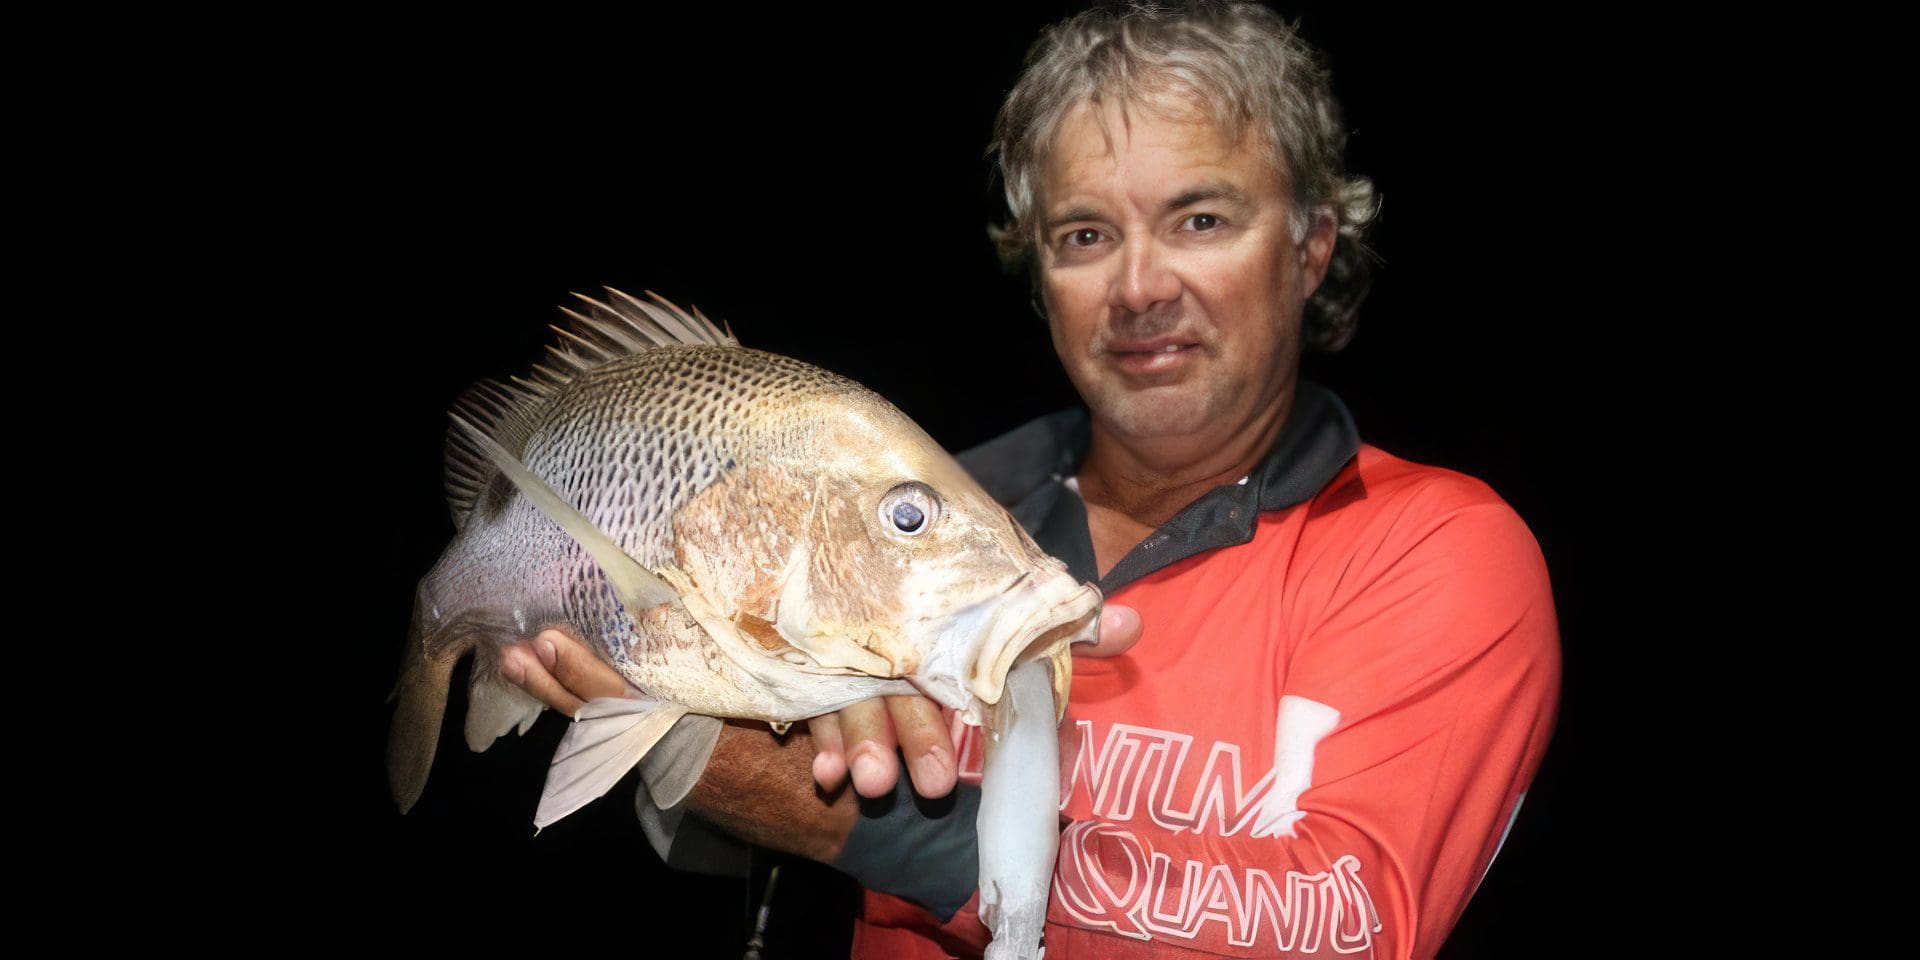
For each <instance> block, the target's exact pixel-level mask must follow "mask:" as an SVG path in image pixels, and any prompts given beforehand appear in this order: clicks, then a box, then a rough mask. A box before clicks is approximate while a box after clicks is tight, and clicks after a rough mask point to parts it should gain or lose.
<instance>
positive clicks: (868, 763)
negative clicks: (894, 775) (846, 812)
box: [853, 753, 886, 787]
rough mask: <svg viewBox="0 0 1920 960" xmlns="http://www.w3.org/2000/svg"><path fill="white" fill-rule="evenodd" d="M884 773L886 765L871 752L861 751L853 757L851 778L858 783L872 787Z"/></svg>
mask: <svg viewBox="0 0 1920 960" xmlns="http://www.w3.org/2000/svg"><path fill="white" fill-rule="evenodd" d="M885 775H886V765H885V764H882V763H881V762H880V758H879V757H876V756H874V755H873V754H871V753H863V754H861V755H859V756H857V757H854V758H853V779H854V782H855V783H856V784H858V785H863V786H868V787H872V786H875V785H877V784H878V783H879V781H880V778H881V777H882V776H885Z"/></svg>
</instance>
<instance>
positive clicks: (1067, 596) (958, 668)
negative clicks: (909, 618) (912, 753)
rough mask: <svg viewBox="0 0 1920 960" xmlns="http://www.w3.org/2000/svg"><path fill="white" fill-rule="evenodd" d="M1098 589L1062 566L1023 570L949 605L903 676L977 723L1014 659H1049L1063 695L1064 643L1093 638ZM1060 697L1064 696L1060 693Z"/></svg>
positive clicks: (1097, 623) (1097, 621)
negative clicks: (989, 590) (993, 588)
mask: <svg viewBox="0 0 1920 960" xmlns="http://www.w3.org/2000/svg"><path fill="white" fill-rule="evenodd" d="M1100 600H1101V598H1100V589H1099V588H1098V587H1096V586H1094V585H1092V584H1081V583H1078V582H1076V581H1074V580H1073V578H1072V577H1071V576H1068V575H1067V574H1066V572H1065V571H1064V570H1061V571H1058V572H1057V573H1054V572H1051V571H1050V572H1048V573H1046V574H1035V575H1033V576H1026V575H1023V576H1022V577H1020V578H1019V579H1018V580H1016V581H1015V583H1014V584H1013V585H1012V586H1011V587H1010V588H1009V589H1008V590H1006V591H1005V592H1003V593H1000V594H999V595H997V596H994V597H992V598H989V599H987V600H983V601H979V602H976V603H973V604H970V605H968V606H966V607H962V608H960V609H959V610H956V611H954V612H953V613H952V614H950V615H949V616H948V617H946V618H944V619H943V620H941V621H938V622H937V623H935V624H932V625H931V626H932V627H933V629H932V630H931V631H930V633H929V635H928V640H927V643H926V645H925V647H924V649H926V650H927V655H926V658H925V659H924V660H923V661H922V663H921V666H920V669H918V670H916V671H914V672H913V674H912V675H911V676H909V677H908V679H909V680H910V681H911V682H912V683H913V684H914V686H916V687H918V688H919V689H920V690H921V692H923V693H925V694H926V695H927V696H928V697H929V698H931V699H933V700H935V701H937V702H939V703H940V704H941V705H942V706H946V707H950V708H952V709H954V710H956V711H958V712H959V713H960V715H961V716H962V717H963V718H965V719H966V721H967V722H968V723H972V724H976V725H977V724H980V723H982V722H984V719H985V708H986V707H987V706H989V705H992V704H994V703H998V702H999V700H1000V697H1001V695H1002V693H1003V691H1004V690H1005V689H1006V682H1007V674H1008V672H1009V671H1011V670H1012V669H1013V668H1014V667H1015V666H1016V665H1018V664H1021V663H1025V662H1027V661H1029V660H1034V659H1043V658H1044V659H1049V660H1050V661H1051V662H1052V664H1053V668H1054V671H1055V688H1056V692H1057V693H1058V694H1059V695H1060V696H1061V697H1062V698H1064V696H1065V693H1066V682H1067V680H1068V678H1067V677H1064V676H1060V675H1059V674H1060V673H1061V672H1063V671H1066V670H1070V669H1071V659H1070V657H1069V656H1068V654H1067V653H1066V651H1067V648H1068V646H1069V645H1070V644H1072V643H1075V642H1080V641H1093V640H1096V639H1098V637H1099V629H1100ZM1063 702H1064V700H1063Z"/></svg>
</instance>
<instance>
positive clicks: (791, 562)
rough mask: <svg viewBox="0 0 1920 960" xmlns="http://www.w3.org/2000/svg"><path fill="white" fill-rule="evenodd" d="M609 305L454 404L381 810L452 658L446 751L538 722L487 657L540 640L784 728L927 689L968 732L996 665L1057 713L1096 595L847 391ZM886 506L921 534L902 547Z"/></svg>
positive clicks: (895, 419)
mask: <svg viewBox="0 0 1920 960" xmlns="http://www.w3.org/2000/svg"><path fill="white" fill-rule="evenodd" d="M608 294H609V296H608V297H607V299H606V302H600V301H595V300H591V299H588V298H585V297H582V299H583V300H585V301H586V302H587V303H588V304H589V306H590V310H589V313H588V314H587V315H581V314H573V315H574V317H575V320H576V323H575V325H574V328H573V331H572V333H570V334H567V340H566V341H565V342H564V348H556V349H555V350H554V351H553V359H552V360H551V361H550V366H548V367H536V372H535V375H534V376H533V377H531V378H529V379H525V380H522V379H518V378H516V379H515V381H514V383H513V384H512V385H508V384H500V383H483V384H481V385H478V386H476V387H475V388H474V389H473V390H471V391H469V392H468V394H467V395H466V396H465V397H463V398H462V400H461V401H460V403H459V405H457V406H456V408H455V411H454V414H455V417H456V426H455V429H454V430H453V431H452V433H450V435H449V453H448V465H449V466H448V489H449V499H450V501H451V503H452V505H453V510H454V517H455V523H456V526H457V527H458V528H459V533H458V535H457V536H456V538H455V539H454V541H453V543H452V544H451V545H449V546H448V548H447V550H446V552H445V553H444V554H443V555H442V557H441V559H440V561H439V562H438V563H437V564H436V565H435V567H434V568H433V570H432V571H431V572H430V573H429V574H428V575H427V576H426V577H425V578H424V579H423V580H422V581H421V583H420V586H419V590H418V593H417V595H416V598H415V615H414V621H413V625H412V631H411V634H410V636H409V640H408V648H407V654H406V656H405V658H404V662H403V666H402V676H401V681H400V684H399V686H398V687H397V688H396V696H397V697H398V699H399V701H400V705H399V708H398V709H397V710H396V712H395V718H394V727H393V735H392V738H391V740H390V743H389V754H388V769H389V775H390V781H391V785H392V787H393V790H394V797H395V800H396V802H397V803H398V804H399V806H400V807H401V809H402V810H405V809H408V808H410V807H411V806H412V805H413V803H414V802H415V801H416V800H417V799H418V797H419V796H420V793H421V791H422V790H423V789H424V787H425V782H426V779H427V772H428V770H429V769H430V768H431V765H432V759H433V752H434V747H435V744H436V742H437V739H438V734H439V727H440V723H441V717H442V714H443V713H444V709H445V701H446V687H447V683H448V680H449V678H450V675H451V671H452V668H453V665H454V663H455V662H456V661H457V660H458V659H459V658H460V657H461V656H463V655H466V654H468V653H472V654H473V656H474V658H475V660H474V665H473V669H472V681H471V691H470V696H469V711H468V716H467V718H466V734H467V736H466V739H467V742H468V745H469V746H470V747H471V748H473V749H475V750H482V749H485V748H486V746H487V745H488V744H490V743H491V742H492V741H493V740H494V739H495V738H497V737H498V736H500V735H502V734H504V733H506V732H507V731H508V730H511V729H514V728H515V727H518V728H519V729H520V730H521V731H522V732H525V730H526V729H527V728H529V727H530V726H531V725H532V723H533V721H534V720H535V719H537V717H538V715H539V713H540V711H541V709H542V706H541V704H539V703H538V702H537V701H534V700H533V699H531V698H530V697H528V696H527V695H526V694H525V693H523V692H522V691H520V689H519V688H518V687H516V686H514V685H512V684H510V683H507V682H505V681H504V680H503V679H502V678H501V676H500V674H499V664H500V657H499V653H500V651H501V650H502V649H503V648H504V647H505V646H507V645H509V644H512V643H516V642H519V641H522V640H525V639H528V638H531V637H533V636H535V635H536V634H538V633H539V632H540V631H541V630H542V629H545V628H546V627H548V626H552V625H559V626H563V627H565V628H567V629H569V630H570V631H571V632H573V633H574V634H575V635H576V636H579V637H580V638H582V639H583V640H584V641H585V642H587V643H588V644H589V645H590V646H591V647H592V648H594V649H595V650H596V651H598V652H599V654H600V655H601V656H602V657H603V658H604V659H606V660H607V662H609V663H611V664H612V665H613V666H614V667H615V668H616V669H618V670H619V672H620V674H621V675H622V676H623V677H624V678H625V679H626V680H627V682H628V683H629V684H631V685H632V686H633V688H634V692H636V693H639V694H643V695H645V696H646V697H650V698H653V699H655V700H658V701H663V702H668V703H671V704H678V705H681V706H684V707H685V708H686V711H687V712H691V713H696V714H707V715H711V716H717V717H745V718H755V719H760V720H766V721H770V722H774V723H785V722H790V721H795V720H800V719H804V718H808V717H813V716H817V715H820V714H822V713H827V712H830V711H833V710H836V709H839V708H840V707H843V706H846V705H849V704H852V703H855V702H858V701H860V700H864V699H867V698H870V697H873V696H878V695H882V694H895V693H910V692H923V693H925V694H927V695H929V696H931V697H933V698H934V699H936V700H938V701H939V702H941V703H943V704H945V705H947V706H949V707H952V708H954V709H956V710H959V711H961V712H962V713H963V715H965V716H967V717H968V718H969V719H970V720H972V721H973V722H976V723H977V722H980V720H981V719H982V717H983V710H984V709H985V708H986V706H987V705H990V704H992V703H994V702H995V701H997V700H998V699H999V698H1000V696H1001V693H1002V689H1003V685H1004V683H1005V678H1006V675H1007V672H1008V670H1010V669H1011V668H1012V667H1013V665H1014V663H1015V662H1016V661H1020V662H1025V661H1028V660H1031V659H1033V658H1035V657H1045V658H1046V659H1047V660H1048V661H1049V662H1050V664H1051V666H1052V667H1053V678H1054V687H1055V693H1056V700H1057V702H1058V703H1061V704H1064V703H1065V693H1066V685H1067V683H1068V679H1069V677H1070V673H1071V667H1070V663H1071V660H1070V657H1069V656H1068V653H1067V645H1068V644H1069V643H1070V642H1073V641H1075V640H1090V639H1092V638H1093V634H1094V630H1095V629H1096V624H1097V621H1098V614H1099V592H1098V590H1097V589H1096V588H1094V587H1092V586H1090V585H1083V584H1080V583H1077V582H1076V581H1074V580H1073V578H1072V577H1071V576H1070V575H1069V574H1067V573H1066V570H1065V566H1064V564H1062V563H1060V562H1059V561H1058V560H1055V559H1053V558H1051V557H1049V556H1047V555H1046V554H1045V553H1043V552H1041V551H1040V550H1039V548H1038V547H1036V546H1035V545H1034V543H1033V541H1032V540H1031V538H1029V537H1028V536H1027V535H1026V533H1025V532H1024V531H1022V530H1021V529H1020V528H1019V526H1018V524H1016V523H1015V522H1014V521H1013V519H1012V518H1011V517H1010V516H1009V515H1008V514H1007V513H1006V511H1005V510H1004V509H1003V508H1001V507H1000V506H999V505H998V504H997V503H995V502H994V501H993V500H992V498H991V497H989V496H988V495H987V494H986V492H985V491H984V490H982V489H981V488H980V487H979V486H978V484H976V483H975V482H974V481H973V480H972V479H971V478H970V477H969V476H968V475H967V474H966V472H965V471H964V470H963V469H962V468H961V467H960V466H959V465H958V463H956V462H955V461H954V460H953V459H952V457H950V456H949V455H948V454H947V453H946V452H945V451H944V450H942V449H941V448H940V446H939V445H938V444H936V443H934V442H933V441H932V439H930V438H929V437H927V435H926V434H925V433H924V432H923V431H921V430H920V429H919V428H918V427H917V426H916V425H915V424H913V422H912V421H911V420H909V419H908V418H907V417H906V416H905V415H903V414H901V413H900V412H899V411H898V410H896V409H894V408H893V407H892V406H891V405H890V404H888V403H887V402H886V401H884V400H883V399H881V398H880V397H879V396H878V395H876V394H874V393H872V392H871V391H868V390H866V389H865V388H863V387H861V386H859V385H858V384H856V383H854V382H853V381H851V380H848V379H846V378H843V377H840V376H837V375H834V374H831V373H828V372H826V371H823V370H820V369H818V368H816V367H812V366H810V365H808V364H805V363H802V362H800V361H798V360H794V359H791V358H788V357H783V356H779V355H775V354H770V353H765V352H762V351H758V350H752V349H748V348H744V347H741V346H739V345H737V343H735V342H734V341H733V340H732V338H731V336H730V335H722V334H720V333H719V332H718V331H717V330H714V329H713V328H712V327H711V325H710V324H709V323H708V322H707V321H706V320H705V318H704V317H700V316H697V315H694V316H689V315H687V314H686V313H684V312H682V311H680V310H679V309H678V308H676V307H672V305H671V304H667V303H666V302H665V301H664V300H658V298H655V299H656V301H657V303H655V304H649V303H646V302H643V301H640V300H637V299H635V298H631V297H627V296H625V295H624V294H620V293H618V292H617V291H611V290H609V291H608ZM569 312H570V313H571V311H569ZM563 333H565V332H564V331H563ZM468 424H471V425H472V432H473V433H476V434H477V433H484V434H486V435H487V436H488V437H490V438H491V439H492V440H493V441H497V442H498V445H499V447H500V448H502V449H504V450H505V451H506V452H507V453H510V454H512V455H514V456H515V457H517V458H518V459H519V461H520V462H522V463H524V465H525V467H526V468H527V469H528V470H529V471H531V473H532V474H534V475H537V476H538V477H539V478H541V479H542V480H544V481H545V483H546V484H547V485H548V486H550V487H551V489H552V491H553V492H554V493H556V494H558V496H559V497H560V498H563V499H564V500H565V501H567V502H568V503H569V504H571V505H572V507H573V508H575V509H577V510H578V512H579V514H580V515H582V516H584V517H585V518H586V520H587V521H590V522H591V524H592V526H593V527H595V528H597V529H598V530H599V531H600V532H602V533H604V534H605V536H606V537H607V538H608V539H610V540H611V541H612V543H613V544H614V545H616V546H617V547H618V548H619V550H620V551H622V552H623V553H624V554H626V555H627V556H629V557H631V558H632V559H633V560H634V561H637V562H638V564H639V566H640V567H642V568H645V570H646V571H650V573H651V574H652V575H653V576H656V577H658V579H659V581H662V582H664V583H665V584H666V585H667V586H670V587H671V589H672V592H673V594H674V595H675V597H674V599H673V600H672V601H671V602H661V603H657V604H653V605H650V606H645V607H641V606H640V605H638V604H636V603H635V602H633V601H632V600H631V598H630V597H623V596H622V592H621V588H619V587H618V585H617V584H616V583H615V582H614V578H613V577H611V576H610V575H609V574H608V573H607V572H606V571H605V570H604V569H603V566H602V564H600V563H597V562H596V560H595V558H594V556H593V555H591V554H590V552H589V550H588V549H587V548H586V547H584V546H583V545H582V543H581V542H580V541H579V540H578V539H576V538H575V537H574V536H572V535H570V534H569V533H568V531H567V530H565V529H563V528H562V527H561V526H560V525H559V524H558V523H556V518H554V517H552V516H549V515H548V512H547V511H545V510H543V509H542V508H541V507H540V506H538V505H536V503H535V502H534V501H533V500H531V499H530V498H529V497H528V496H527V495H526V494H525V493H524V491H523V490H522V489H520V488H519V487H516V485H515V483H514V482H512V481H510V480H509V479H507V478H506V477H505V476H503V475H502V473H501V472H500V471H499V470H498V469H494V468H492V467H490V466H489V465H488V463H487V460H486V458H485V456H483V455H481V454H480V453H477V452H476V447H475V441H474V440H473V439H472V438H471V437H470V436H469V435H468V434H467V432H466V429H467V425H468ZM902 502H907V503H910V504H913V505H915V507H914V509H915V510H919V511H921V514H922V516H923V519H924V522H923V523H922V524H921V525H920V527H919V528H918V529H917V530H915V531H913V532H911V533H908V532H903V531H902V530H901V529H900V528H899V518H900V517H901V516H904V517H905V518H906V519H907V520H909V521H910V520H911V519H912V518H913V512H912V511H906V512H904V513H903V514H902V513H897V512H896V511H897V509H898V507H899V504H900V503H902ZM643 576H644V575H643ZM643 752H644V748H643Z"/></svg>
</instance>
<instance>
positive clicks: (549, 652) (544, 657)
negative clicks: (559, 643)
mask: <svg viewBox="0 0 1920 960" xmlns="http://www.w3.org/2000/svg"><path fill="white" fill-rule="evenodd" d="M533 648H534V649H535V650H538V651H539V652H540V663H541V664H542V665H543V666H545V667H546V668H547V669H548V670H552V669H553V665H554V663H555V662H556V661H558V660H559V659H560V651H559V650H557V649H555V648H554V646H553V641H552V640H548V639H547V638H546V637H540V638H539V639H536V640H535V641H533Z"/></svg>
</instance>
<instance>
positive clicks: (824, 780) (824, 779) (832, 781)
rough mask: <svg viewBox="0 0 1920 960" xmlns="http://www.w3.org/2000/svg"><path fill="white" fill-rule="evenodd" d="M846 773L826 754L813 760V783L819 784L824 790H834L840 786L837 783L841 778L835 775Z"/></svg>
mask: <svg viewBox="0 0 1920 960" xmlns="http://www.w3.org/2000/svg"><path fill="white" fill-rule="evenodd" d="M845 772H846V771H845V770H844V769H842V768H841V767H840V764H839V763H838V762H837V761H836V760H835V759H834V758H833V757H830V756H828V755H826V754H824V753H823V754H820V755H818V756H816V757H814V758H813V782H814V783H817V784H819V785H820V788H821V789H822V790H832V789H833V788H835V787H837V786H839V785H840V784H839V783H837V782H836V781H838V780H839V779H840V778H839V777H836V776H834V774H837V773H845Z"/></svg>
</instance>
